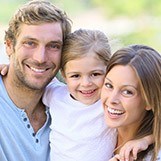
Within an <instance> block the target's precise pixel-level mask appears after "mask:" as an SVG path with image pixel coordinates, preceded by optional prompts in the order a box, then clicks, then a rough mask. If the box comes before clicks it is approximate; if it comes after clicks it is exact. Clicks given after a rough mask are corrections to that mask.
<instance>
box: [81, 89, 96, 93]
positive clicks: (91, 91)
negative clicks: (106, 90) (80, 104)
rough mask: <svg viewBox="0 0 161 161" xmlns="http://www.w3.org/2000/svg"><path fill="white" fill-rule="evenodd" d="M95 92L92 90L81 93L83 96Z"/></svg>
mask: <svg viewBox="0 0 161 161" xmlns="http://www.w3.org/2000/svg"><path fill="white" fill-rule="evenodd" d="M93 92H94V90H90V91H81V93H83V94H91V93H93Z"/></svg>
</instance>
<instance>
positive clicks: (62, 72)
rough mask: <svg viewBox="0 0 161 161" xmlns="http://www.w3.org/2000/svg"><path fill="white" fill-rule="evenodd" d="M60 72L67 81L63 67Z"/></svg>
mask: <svg viewBox="0 0 161 161" xmlns="http://www.w3.org/2000/svg"><path fill="white" fill-rule="evenodd" d="M60 73H61V75H62V77H63V79H64V81H65V80H66V77H65V73H64V71H63V70H62V69H61V70H60Z"/></svg>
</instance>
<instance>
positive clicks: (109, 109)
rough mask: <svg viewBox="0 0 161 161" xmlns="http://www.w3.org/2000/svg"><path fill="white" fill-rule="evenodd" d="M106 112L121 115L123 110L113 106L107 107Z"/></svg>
mask: <svg viewBox="0 0 161 161" xmlns="http://www.w3.org/2000/svg"><path fill="white" fill-rule="evenodd" d="M107 109H108V112H109V113H111V114H115V115H121V114H123V113H124V112H123V111H121V110H118V109H114V108H110V107H108V108H107Z"/></svg>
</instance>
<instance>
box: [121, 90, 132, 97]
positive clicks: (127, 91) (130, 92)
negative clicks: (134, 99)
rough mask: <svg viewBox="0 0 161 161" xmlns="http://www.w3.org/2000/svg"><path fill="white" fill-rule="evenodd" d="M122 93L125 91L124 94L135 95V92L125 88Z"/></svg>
mask: <svg viewBox="0 0 161 161" xmlns="http://www.w3.org/2000/svg"><path fill="white" fill-rule="evenodd" d="M122 93H123V94H124V95H127V96H131V95H133V92H132V91H130V90H124V91H123V92H122Z"/></svg>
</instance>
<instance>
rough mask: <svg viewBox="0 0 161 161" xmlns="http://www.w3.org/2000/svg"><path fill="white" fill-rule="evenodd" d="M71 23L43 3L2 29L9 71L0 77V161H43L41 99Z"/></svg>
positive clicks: (45, 123) (45, 125) (45, 120)
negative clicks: (3, 30) (5, 28)
mask: <svg viewBox="0 0 161 161" xmlns="http://www.w3.org/2000/svg"><path fill="white" fill-rule="evenodd" d="M70 31H71V24H70V20H69V19H68V17H67V16H66V14H65V13H63V12H62V11H61V10H59V9H58V8H56V7H55V6H53V5H52V4H51V3H49V2H47V1H39V0H36V1H30V2H29V3H27V4H25V5H24V6H23V7H21V8H20V9H19V10H18V11H17V12H16V13H15V15H14V16H13V18H12V19H11V21H10V23H9V28H8V30H7V31H6V35H5V43H6V51H7V54H8V56H9V59H10V66H9V71H8V74H7V75H6V76H3V77H1V76H0V125H1V126H0V161H37V160H38V161H48V160H49V152H50V148H49V132H50V129H49V125H50V121H51V120H50V116H49V113H48V109H47V107H45V106H44V105H43V103H42V101H41V97H42V94H43V92H44V89H45V86H46V85H47V84H48V83H49V82H50V81H51V79H52V78H53V77H54V76H55V75H56V73H57V72H58V70H59V66H60V60H61V50H62V46H63V41H64V39H65V37H66V35H67V34H68V33H69V32H70Z"/></svg>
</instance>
